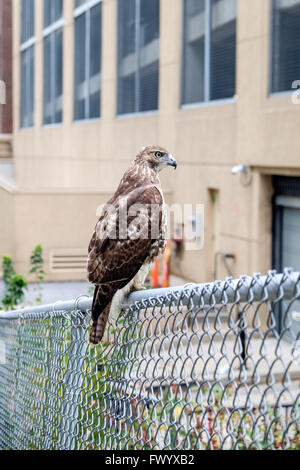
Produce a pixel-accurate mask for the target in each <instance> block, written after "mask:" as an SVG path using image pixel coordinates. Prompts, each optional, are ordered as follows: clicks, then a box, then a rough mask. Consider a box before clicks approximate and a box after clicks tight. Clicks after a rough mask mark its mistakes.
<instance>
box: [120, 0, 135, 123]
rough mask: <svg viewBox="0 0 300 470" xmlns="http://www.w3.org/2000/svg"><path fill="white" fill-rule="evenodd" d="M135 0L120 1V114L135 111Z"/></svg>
mask: <svg viewBox="0 0 300 470" xmlns="http://www.w3.org/2000/svg"><path fill="white" fill-rule="evenodd" d="M135 17H136V10H135V0H128V1H127V2H126V4H125V2H124V1H122V0H119V1H118V114H126V113H133V112H134V111H135V78H136V66H137V57H136V36H135V34H136V27H135V25H136V21H135V19H136V18H135Z"/></svg>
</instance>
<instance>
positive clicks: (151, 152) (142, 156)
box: [136, 145, 177, 171]
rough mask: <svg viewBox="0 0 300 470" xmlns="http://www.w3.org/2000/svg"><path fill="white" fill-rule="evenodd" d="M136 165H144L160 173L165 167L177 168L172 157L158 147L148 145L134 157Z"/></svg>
mask: <svg viewBox="0 0 300 470" xmlns="http://www.w3.org/2000/svg"><path fill="white" fill-rule="evenodd" d="M136 161H137V162H138V163H146V164H148V165H149V166H150V167H151V168H153V169H154V170H156V171H161V170H162V169H163V168H165V167H166V166H172V167H173V168H175V169H176V168H177V162H176V160H175V158H174V157H173V155H171V154H170V153H169V152H168V151H167V150H166V149H164V148H163V147H160V146H159V145H149V146H148V147H143V148H142V149H141V151H140V153H139V154H138V155H137V156H136Z"/></svg>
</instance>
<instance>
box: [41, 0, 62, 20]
mask: <svg viewBox="0 0 300 470" xmlns="http://www.w3.org/2000/svg"><path fill="white" fill-rule="evenodd" d="M62 7H63V2H62V0H44V27H46V26H49V25H50V24H52V23H54V22H55V21H57V20H59V19H60V18H61V17H62Z"/></svg>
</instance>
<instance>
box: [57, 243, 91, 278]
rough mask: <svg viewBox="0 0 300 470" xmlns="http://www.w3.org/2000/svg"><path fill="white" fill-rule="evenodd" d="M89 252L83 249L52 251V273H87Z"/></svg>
mask: <svg viewBox="0 0 300 470" xmlns="http://www.w3.org/2000/svg"><path fill="white" fill-rule="evenodd" d="M86 264H87V251H86V250H85V249H82V248H65V249H63V248H62V249H57V250H52V251H51V253H50V271H52V272H61V273H62V272H64V273H67V272H68V273H70V272H80V273H81V272H85V271H86Z"/></svg>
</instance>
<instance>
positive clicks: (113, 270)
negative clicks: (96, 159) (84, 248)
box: [87, 146, 177, 344]
mask: <svg viewBox="0 0 300 470" xmlns="http://www.w3.org/2000/svg"><path fill="white" fill-rule="evenodd" d="M167 166H172V167H174V168H175V169H176V168H177V162H176V160H175V158H174V157H173V156H172V155H171V154H170V153H169V152H168V151H167V150H166V149H164V148H163V147H160V146H148V147H144V148H143V149H142V150H141V151H140V153H139V154H138V155H137V156H136V157H135V159H134V160H133V162H132V164H131V166H130V167H129V169H128V170H127V171H126V172H125V174H124V176H123V178H122V179H121V182H120V184H119V186H118V188H117V190H116V192H115V194H114V195H113V197H112V198H111V199H110V200H109V201H108V202H107V204H106V205H105V206H104V208H103V209H102V213H101V216H100V218H99V220H98V222H97V224H96V227H95V230H94V233H93V236H92V239H91V241H90V244H89V248H88V263H87V271H88V280H89V282H91V283H92V284H94V285H95V291H94V298H93V305H92V327H91V330H90V342H91V343H92V344H98V343H100V341H101V339H102V337H103V334H104V330H105V326H106V323H107V320H108V317H109V315H110V314H115V313H116V312H117V311H118V309H119V308H120V306H121V304H122V301H123V299H124V297H126V296H127V295H129V293H130V292H131V291H133V290H140V289H142V288H143V285H144V281H145V278H146V276H147V274H148V272H149V269H150V266H151V264H152V262H153V261H154V260H155V258H156V257H157V256H158V255H159V254H160V253H162V252H163V251H164V249H165V235H166V228H167V218H166V212H165V202H164V196H163V192H162V188H161V184H160V179H159V172H160V170H162V169H163V168H164V167H167Z"/></svg>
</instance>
